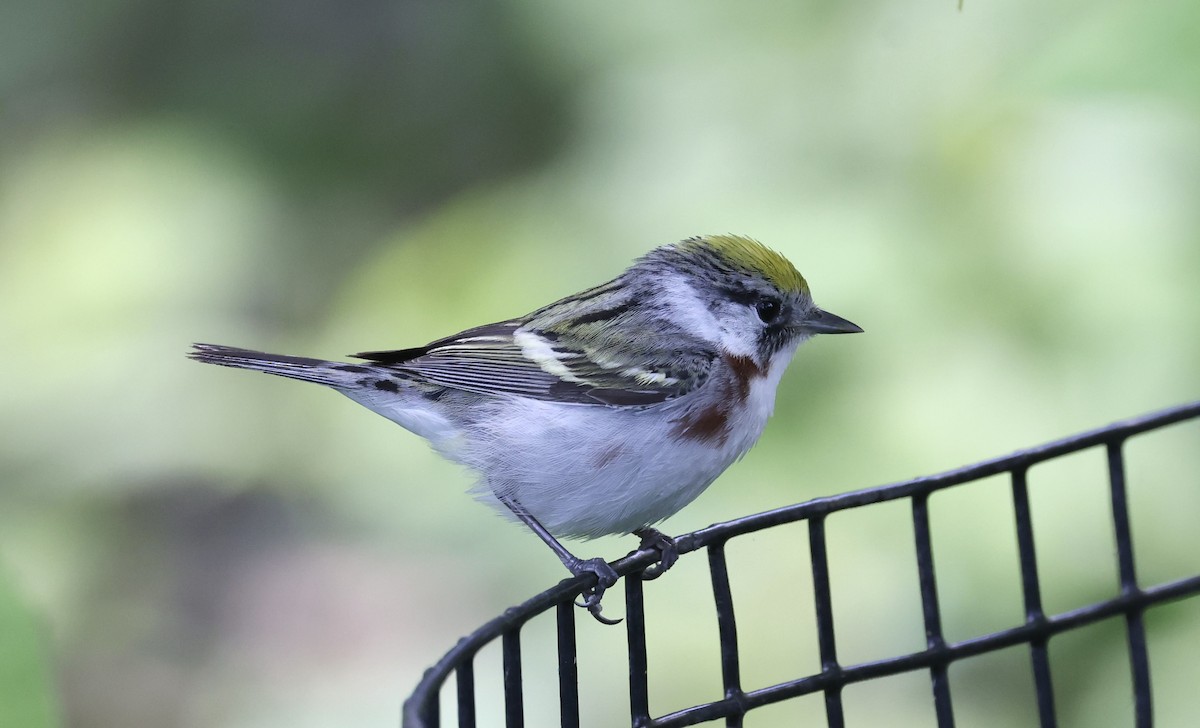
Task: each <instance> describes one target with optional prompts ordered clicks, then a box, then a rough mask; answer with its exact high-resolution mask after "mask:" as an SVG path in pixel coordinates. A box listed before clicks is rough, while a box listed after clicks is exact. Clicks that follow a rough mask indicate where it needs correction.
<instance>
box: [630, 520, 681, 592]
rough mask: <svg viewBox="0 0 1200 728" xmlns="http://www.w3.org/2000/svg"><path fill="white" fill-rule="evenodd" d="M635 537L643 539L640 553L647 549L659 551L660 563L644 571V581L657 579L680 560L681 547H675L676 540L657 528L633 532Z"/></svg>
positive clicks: (639, 548) (640, 529)
mask: <svg viewBox="0 0 1200 728" xmlns="http://www.w3.org/2000/svg"><path fill="white" fill-rule="evenodd" d="M633 535H635V536H637V537H639V538H641V539H642V544H641V546H639V547H638V550H639V551H642V550H645V549H654V550H656V551H658V563H657V564H651V565H649V566H647V567H646V568H645V569H643V570H642V579H643V580H644V581H650V580H651V579H657V578H658V577H660V576H662V575H663V574H664V573H665V572H666V571H667V569H669V568H671V567H672V566H674V565H675V562H676V561H678V560H679V547H678V546H676V545H675V539H673V538H671V537H670V536H668V535H667V534H665V533H663V532H662V531H659V530H658V529H655V528H639V529H638V530H636V531H634V532H633Z"/></svg>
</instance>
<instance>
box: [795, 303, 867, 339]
mask: <svg viewBox="0 0 1200 728" xmlns="http://www.w3.org/2000/svg"><path fill="white" fill-rule="evenodd" d="M800 330H801V331H803V332H804V333H806V334H861V333H862V327H861V326H859V325H858V324H853V323H850V322H849V321H847V320H846V319H844V318H842V317H841V316H837V315H835V314H832V313H829V312H828V311H822V310H821V309H819V308H814V309H813V310H812V312H811V313H809V314H808V316H807V317H805V319H804V320H803V321H802V322H800Z"/></svg>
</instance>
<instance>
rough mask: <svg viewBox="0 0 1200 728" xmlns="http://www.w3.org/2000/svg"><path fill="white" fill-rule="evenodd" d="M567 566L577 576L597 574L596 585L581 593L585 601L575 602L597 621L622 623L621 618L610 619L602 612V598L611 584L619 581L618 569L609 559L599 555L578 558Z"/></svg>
mask: <svg viewBox="0 0 1200 728" xmlns="http://www.w3.org/2000/svg"><path fill="white" fill-rule="evenodd" d="M567 568H568V569H570V570H571V573H572V574H574V575H575V576H582V575H583V574H594V575H595V576H596V586H593V587H590V588H588V589H585V590H584V591H583V593H582V594H580V596H581V597H583V601H582V602H575V605H576V606H579V607H583V608H584V609H586V610H588V614H591V615H592V616H593V617H595V618H596V621H597V622H600V623H601V624H620V623H621V620H619V619H609V618H608V617H604V616H602V615H601V614H600V610H601V606H600V600H601V599H603V598H604V592H605V591H607V590H608V588H609V587H610V586H612V585H613V584H616V583H617V579H618V577H617V572H616V570H615V569H613V567H612V566H610V565H609V564H608V562H607V561H605V560H604V559H601V558H599V557H597V558H594V559H586V560H585V559H578V560H576V561H575V563H573V564H567Z"/></svg>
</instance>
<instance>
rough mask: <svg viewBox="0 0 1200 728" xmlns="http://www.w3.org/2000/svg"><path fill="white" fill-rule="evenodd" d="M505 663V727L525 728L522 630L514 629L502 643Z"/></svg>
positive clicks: (505, 635)
mask: <svg viewBox="0 0 1200 728" xmlns="http://www.w3.org/2000/svg"><path fill="white" fill-rule="evenodd" d="M500 649H501V655H502V659H503V662H504V725H506V726H507V727H508V728H524V725H525V705H524V700H523V698H522V695H521V628H520V627H513V628H512V629H510V630H508V631H507V632H505V633H504V636H503V637H502V638H501V641H500Z"/></svg>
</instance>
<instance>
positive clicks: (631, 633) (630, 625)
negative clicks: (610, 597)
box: [625, 572, 650, 726]
mask: <svg viewBox="0 0 1200 728" xmlns="http://www.w3.org/2000/svg"><path fill="white" fill-rule="evenodd" d="M625 634H626V639H627V641H628V643H629V718H630V723H631V724H632V725H633V726H645V725H649V723H650V689H649V687H648V685H647V679H646V672H647V669H648V663H647V660H646V610H645V602H644V599H643V594H642V575H641V573H640V572H635V573H632V574H630V575H628V576H626V577H625Z"/></svg>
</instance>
